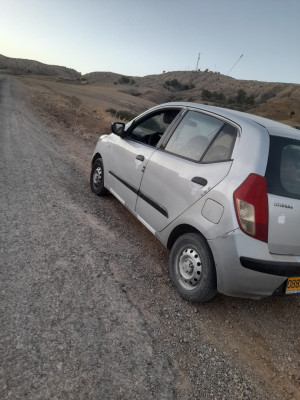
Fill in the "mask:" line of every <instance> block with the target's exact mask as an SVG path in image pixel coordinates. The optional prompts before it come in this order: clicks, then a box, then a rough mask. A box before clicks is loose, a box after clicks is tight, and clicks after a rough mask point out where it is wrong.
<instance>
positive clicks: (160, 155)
mask: <svg viewBox="0 0 300 400" xmlns="http://www.w3.org/2000/svg"><path fill="white" fill-rule="evenodd" d="M236 134H237V130H236V129H235V128H234V127H232V126H230V125H228V124H227V123H225V122H224V121H222V120H219V119H217V118H215V117H211V116H209V115H206V114H203V113H199V112H196V111H189V112H188V113H187V114H186V115H185V116H184V118H183V119H182V121H181V122H180V123H179V125H178V127H177V128H176V130H175V131H174V132H173V134H172V136H171V137H170V139H169V140H168V142H167V143H165V144H164V145H163V146H162V148H161V149H160V150H157V151H156V152H155V153H153V155H152V156H151V158H150V160H149V162H148V164H147V167H146V169H145V172H144V176H143V179H142V182H141V187H140V193H139V196H138V199H137V205H136V213H137V214H138V215H139V216H140V217H141V218H142V219H143V220H144V221H145V222H146V223H147V224H148V225H150V227H152V229H153V230H155V231H161V230H163V229H164V228H165V227H166V226H167V225H168V224H169V223H171V222H172V221H173V220H174V219H175V218H177V217H178V216H179V215H180V214H182V213H183V212H184V211H185V210H187V209H188V208H189V207H190V206H191V205H192V204H194V203H195V202H196V201H198V200H199V199H201V197H203V196H205V195H206V194H207V193H208V192H209V191H210V190H211V189H212V188H213V187H214V186H216V185H217V184H218V183H219V182H220V181H221V180H222V179H224V177H225V176H226V175H227V174H228V172H229V170H230V167H231V164H232V161H231V153H232V149H233V145H234V142H235V138H236Z"/></svg>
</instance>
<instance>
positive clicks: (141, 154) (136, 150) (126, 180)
mask: <svg viewBox="0 0 300 400" xmlns="http://www.w3.org/2000/svg"><path fill="white" fill-rule="evenodd" d="M111 136H113V137H111V138H110V142H109V143H107V146H104V148H105V151H104V152H103V151H102V154H103V153H104V154H103V158H104V164H105V171H106V172H105V182H106V183H105V185H106V186H107V188H109V189H111V190H113V191H114V192H115V193H117V194H118V196H119V197H120V198H121V199H122V200H123V201H124V203H125V204H126V206H127V207H128V208H129V209H131V210H133V211H134V210H135V205H136V200H137V193H138V191H139V188H140V184H141V180H142V177H143V171H144V168H145V166H146V165H147V163H148V161H149V158H150V157H151V155H152V154H153V152H154V151H155V148H153V147H150V146H147V145H145V144H143V143H137V142H134V141H132V140H128V139H121V138H120V137H118V136H116V135H111Z"/></svg>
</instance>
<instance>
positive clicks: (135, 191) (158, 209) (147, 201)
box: [109, 171, 169, 218]
mask: <svg viewBox="0 0 300 400" xmlns="http://www.w3.org/2000/svg"><path fill="white" fill-rule="evenodd" d="M109 173H110V174H111V175H112V176H113V177H115V178H116V179H118V181H120V182H121V183H123V185H125V186H126V187H127V188H128V189H130V190H131V191H132V192H133V193H135V194H137V195H138V196H139V197H140V198H141V199H143V200H144V201H145V202H146V203H148V204H150V206H152V207H153V208H155V210H157V211H158V212H160V213H161V214H162V215H163V216H164V217H166V218H169V214H168V211H167V210H166V209H165V208H164V207H162V206H160V205H159V204H157V203H156V202H155V201H154V200H152V199H151V198H150V197H148V196H147V195H145V194H144V193H143V192H141V191H140V190H138V189H136V188H134V187H133V186H131V185H130V184H129V183H128V182H126V181H124V179H122V178H120V177H119V176H118V175H116V174H115V173H114V172H112V171H109Z"/></svg>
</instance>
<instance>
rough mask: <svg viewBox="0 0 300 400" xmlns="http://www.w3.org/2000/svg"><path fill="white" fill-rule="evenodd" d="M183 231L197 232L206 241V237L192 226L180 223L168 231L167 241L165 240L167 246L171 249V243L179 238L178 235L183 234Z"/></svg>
mask: <svg viewBox="0 0 300 400" xmlns="http://www.w3.org/2000/svg"><path fill="white" fill-rule="evenodd" d="M185 233H199V234H200V235H201V236H202V237H203V238H204V239H205V241H206V242H207V240H206V238H205V237H204V236H203V235H202V233H201V232H200V231H199V230H198V229H196V228H195V227H194V226H192V225H189V224H182V225H178V226H176V227H175V228H174V229H173V231H172V232H171V233H170V236H169V239H168V242H167V248H168V249H169V250H171V248H172V246H173V244H174V243H175V241H176V240H177V239H178V238H179V236H182V235H184V234H185Z"/></svg>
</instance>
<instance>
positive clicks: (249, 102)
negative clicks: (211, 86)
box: [202, 89, 255, 110]
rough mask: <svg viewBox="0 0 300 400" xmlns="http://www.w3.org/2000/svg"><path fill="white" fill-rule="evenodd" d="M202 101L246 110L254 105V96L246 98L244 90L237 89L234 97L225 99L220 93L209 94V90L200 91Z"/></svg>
mask: <svg viewBox="0 0 300 400" xmlns="http://www.w3.org/2000/svg"><path fill="white" fill-rule="evenodd" d="M202 101H209V102H211V103H214V104H217V105H220V106H222V107H231V108H237V109H239V110H246V109H248V108H249V107H251V106H254V104H255V96H254V94H251V95H250V96H247V93H246V92H245V90H244V89H239V90H238V92H237V95H236V96H235V97H229V98H228V99H227V98H226V97H225V95H224V93H222V92H216V91H214V92H211V91H210V90H207V89H203V90H202Z"/></svg>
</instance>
